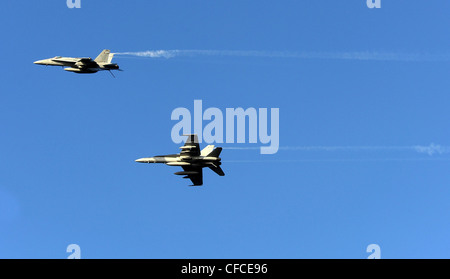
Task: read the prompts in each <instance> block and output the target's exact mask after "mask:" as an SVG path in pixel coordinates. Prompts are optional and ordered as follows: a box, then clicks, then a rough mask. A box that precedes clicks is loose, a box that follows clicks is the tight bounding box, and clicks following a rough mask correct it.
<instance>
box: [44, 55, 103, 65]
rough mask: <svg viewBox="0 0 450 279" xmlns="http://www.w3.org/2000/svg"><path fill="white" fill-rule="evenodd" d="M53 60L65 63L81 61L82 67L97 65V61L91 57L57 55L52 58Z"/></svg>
mask: <svg viewBox="0 0 450 279" xmlns="http://www.w3.org/2000/svg"><path fill="white" fill-rule="evenodd" d="M52 60H53V61H55V62H62V63H67V64H73V65H75V64H76V63H81V64H83V67H98V64H97V62H95V61H94V60H92V59H91V58H71V57H58V58H53V59H52Z"/></svg>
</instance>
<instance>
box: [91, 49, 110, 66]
mask: <svg viewBox="0 0 450 279" xmlns="http://www.w3.org/2000/svg"><path fill="white" fill-rule="evenodd" d="M113 56H114V53H113V54H111V51H110V50H109V49H105V50H103V51H102V53H100V54H99V55H98V56H97V58H95V62H97V63H111V60H112V57H113Z"/></svg>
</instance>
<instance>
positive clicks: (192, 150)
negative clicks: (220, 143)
mask: <svg viewBox="0 0 450 279" xmlns="http://www.w3.org/2000/svg"><path fill="white" fill-rule="evenodd" d="M185 136H188V139H187V140H186V143H185V144H184V145H183V146H182V147H180V148H181V152H180V156H183V155H184V156H190V157H191V156H200V144H199V143H198V136H197V135H185Z"/></svg>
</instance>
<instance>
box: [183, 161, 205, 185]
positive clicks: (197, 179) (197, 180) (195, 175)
mask: <svg viewBox="0 0 450 279" xmlns="http://www.w3.org/2000/svg"><path fill="white" fill-rule="evenodd" d="M182 168H183V170H184V171H185V172H191V173H192V174H188V175H187V176H185V177H184V178H189V179H190V180H191V181H192V183H193V185H192V186H202V185H203V169H202V168H198V167H192V166H183V167H182Z"/></svg>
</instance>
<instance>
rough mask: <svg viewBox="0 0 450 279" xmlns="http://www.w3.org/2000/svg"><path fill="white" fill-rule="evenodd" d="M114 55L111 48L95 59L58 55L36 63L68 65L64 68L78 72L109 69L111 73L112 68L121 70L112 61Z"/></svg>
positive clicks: (91, 72) (94, 71)
mask: <svg viewBox="0 0 450 279" xmlns="http://www.w3.org/2000/svg"><path fill="white" fill-rule="evenodd" d="M113 57H114V53H111V51H110V50H109V49H105V50H103V51H102V53H100V55H99V56H97V58H95V59H94V60H92V58H72V57H61V56H56V57H53V58H49V59H44V60H38V61H36V62H34V64H37V65H46V66H61V67H67V68H64V70H65V71H68V72H73V73H76V74H93V73H96V72H98V71H109V72H110V73H111V70H119V71H120V69H119V65H117V64H114V63H111V61H112V59H113ZM111 75H112V76H114V75H113V73H111Z"/></svg>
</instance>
